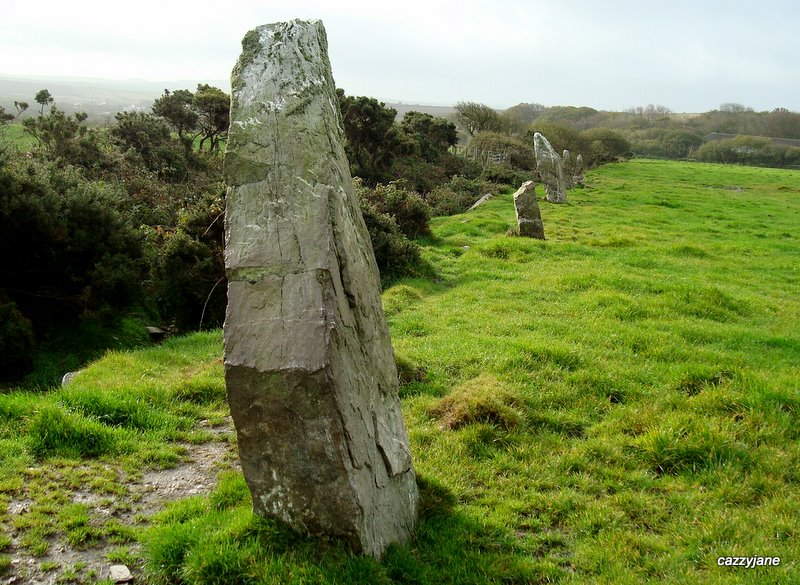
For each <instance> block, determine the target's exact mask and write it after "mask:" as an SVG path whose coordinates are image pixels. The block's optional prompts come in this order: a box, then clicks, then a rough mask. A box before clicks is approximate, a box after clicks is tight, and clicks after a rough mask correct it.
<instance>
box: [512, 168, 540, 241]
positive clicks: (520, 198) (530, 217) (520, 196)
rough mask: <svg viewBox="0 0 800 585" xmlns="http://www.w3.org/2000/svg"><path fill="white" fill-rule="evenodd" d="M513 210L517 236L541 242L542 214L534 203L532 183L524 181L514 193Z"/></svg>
mask: <svg viewBox="0 0 800 585" xmlns="http://www.w3.org/2000/svg"><path fill="white" fill-rule="evenodd" d="M514 210H515V211H516V212H517V225H518V226H519V235H520V236H524V237H526V238H537V239H539V240H543V239H544V224H543V223H542V212H541V211H540V210H539V203H538V202H537V201H536V184H535V183H534V182H533V181H525V182H524V183H522V186H521V187H520V188H519V189H517V192H516V193H514Z"/></svg>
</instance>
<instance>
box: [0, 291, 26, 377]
mask: <svg viewBox="0 0 800 585" xmlns="http://www.w3.org/2000/svg"><path fill="white" fill-rule="evenodd" d="M33 349H34V343H33V325H32V324H31V322H30V320H29V319H28V318H27V317H25V315H23V314H22V313H20V312H19V310H17V305H16V304H15V303H13V302H8V303H0V371H2V377H3V378H6V379H15V378H18V377H19V376H22V375H23V374H26V373H27V372H28V371H29V370H30V369H31V368H32V367H33Z"/></svg>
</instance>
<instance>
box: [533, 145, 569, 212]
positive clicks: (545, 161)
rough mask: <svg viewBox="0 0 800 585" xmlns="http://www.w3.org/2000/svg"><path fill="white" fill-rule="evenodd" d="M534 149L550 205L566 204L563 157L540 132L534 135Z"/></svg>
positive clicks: (538, 169)
mask: <svg viewBox="0 0 800 585" xmlns="http://www.w3.org/2000/svg"><path fill="white" fill-rule="evenodd" d="M533 148H534V151H535V152H536V170H537V171H539V178H540V179H541V180H542V185H544V190H545V193H546V195H547V200H548V201H549V202H550V203H566V202H567V195H566V189H565V188H564V171H563V169H562V168H561V157H560V156H558V154H557V153H556V151H555V150H553V147H552V146H550V142H548V140H547V138H545V137H544V136H542V135H541V134H540V133H539V132H537V133H536V134H534V135H533Z"/></svg>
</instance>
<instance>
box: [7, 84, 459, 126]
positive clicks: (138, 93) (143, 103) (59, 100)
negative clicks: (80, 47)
mask: <svg viewBox="0 0 800 585" xmlns="http://www.w3.org/2000/svg"><path fill="white" fill-rule="evenodd" d="M198 83H209V84H211V85H214V86H216V87H219V88H221V89H223V90H225V91H230V83H229V82H228V81H223V80H219V79H216V80H199V81H193V80H182V81H144V80H141V79H125V80H116V79H95V78H80V77H20V76H10V75H0V106H3V107H4V108H5V109H6V111H11V112H13V111H14V102H15V101H25V102H28V103H29V104H30V110H29V111H30V112H33V111H34V109H35V106H36V104H35V102H34V101H33V96H35V95H36V92H37V91H39V90H40V89H47V90H49V91H50V93H51V94H52V95H53V97H54V98H55V100H56V105H57V106H58V107H59V108H60V109H62V110H64V111H65V112H67V113H73V112H78V111H81V112H86V113H87V114H88V115H89V121H90V122H92V123H95V124H103V123H105V122H108V121H110V120H113V118H114V114H116V113H117V112H122V111H130V110H149V109H150V107H151V106H152V105H153V100H155V99H156V98H157V97H158V96H160V95H161V94H162V93H164V90H165V89H169V90H170V91H172V90H176V89H189V90H192V91H194V90H195V89H196V88H197V84H198ZM386 106H387V107H390V108H394V109H395V110H397V118H398V120H399V119H401V118H402V117H403V115H404V114H405V113H406V112H410V111H417V112H425V113H427V114H431V115H432V116H441V117H445V116H447V115H448V114H450V113H452V112H454V111H455V110H454V109H453V108H452V107H446V106H425V105H419V104H408V103H404V102H398V103H388V102H387V103H386Z"/></svg>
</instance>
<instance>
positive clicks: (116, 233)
mask: <svg viewBox="0 0 800 585" xmlns="http://www.w3.org/2000/svg"><path fill="white" fill-rule="evenodd" d="M129 217H130V207H129V205H128V203H127V202H126V201H125V199H124V197H123V193H122V192H121V191H120V190H119V189H117V188H115V187H114V186H113V185H109V184H103V183H99V182H90V181H86V180H85V179H83V178H82V177H81V175H80V173H78V172H77V171H75V170H74V169H72V168H71V167H66V168H59V167H58V166H56V165H55V164H53V163H45V162H39V161H35V160H27V161H24V160H18V161H15V162H14V163H9V164H6V165H3V166H2V167H0V223H1V224H2V225H3V226H4V229H3V230H2V231H0V247H2V248H3V249H4V250H15V253H14V254H9V255H8V257H7V258H6V259H5V261H4V262H3V265H2V266H0V290H5V291H6V295H7V296H9V297H10V298H11V299H13V300H14V301H15V302H16V303H17V307H18V308H19V310H20V311H21V312H22V313H23V314H24V315H26V316H27V317H28V318H30V319H31V320H32V321H33V322H34V324H37V323H42V321H43V320H45V319H46V320H54V321H63V320H64V319H71V318H73V319H74V318H77V317H81V316H84V315H87V314H93V313H97V312H98V311H102V310H103V309H106V308H108V307H125V306H129V305H130V304H131V303H133V302H134V301H136V300H138V298H139V295H140V292H141V282H142V280H143V276H144V274H145V271H146V265H145V261H144V251H143V242H142V238H141V235H140V234H139V232H138V231H137V230H136V229H134V227H133V226H132V225H131V224H130V221H129Z"/></svg>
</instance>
